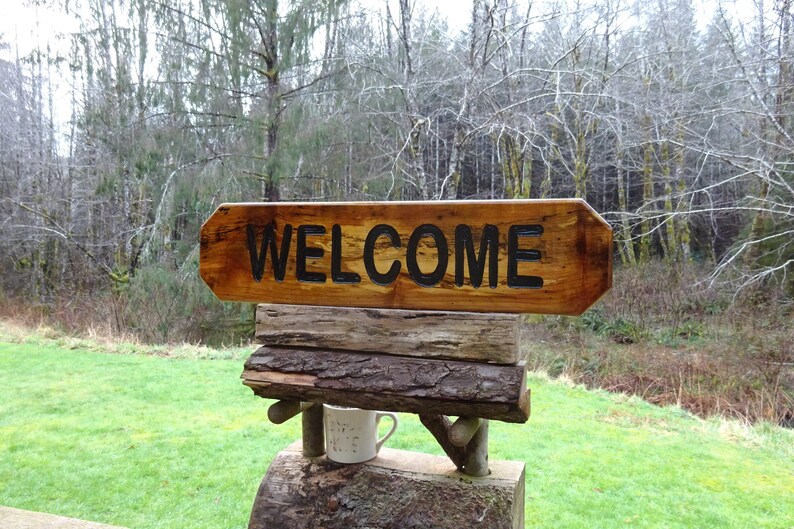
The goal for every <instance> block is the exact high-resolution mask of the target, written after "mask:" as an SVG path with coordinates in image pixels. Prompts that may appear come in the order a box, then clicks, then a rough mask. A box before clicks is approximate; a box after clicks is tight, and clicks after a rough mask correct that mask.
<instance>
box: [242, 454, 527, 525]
mask: <svg viewBox="0 0 794 529" xmlns="http://www.w3.org/2000/svg"><path fill="white" fill-rule="evenodd" d="M491 468H492V473H491V474H490V475H489V476H488V477H483V478H471V477H469V476H466V475H463V474H460V473H458V472H456V471H454V469H453V468H452V466H451V465H450V464H449V461H448V460H447V459H446V458H444V457H440V456H433V455H429V454H422V453H416V452H408V451H404V450H395V449H390V448H386V447H384V448H382V449H381V452H380V455H379V456H378V457H376V458H375V459H373V460H371V461H368V462H366V463H358V464H354V465H343V464H339V463H334V462H332V461H329V460H328V459H327V458H324V457H323V458H317V459H312V460H308V459H305V458H304V457H302V456H301V447H300V445H299V444H297V443H295V444H293V445H291V446H290V447H289V448H287V449H286V450H283V451H281V452H279V454H278V455H277V456H276V458H275V459H274V460H273V462H272V463H271V465H270V468H269V469H268V471H267V474H266V475H265V477H264V479H263V480H262V484H261V485H260V487H259V491H258V492H257V495H256V499H255V500H254V505H253V509H252V511H251V518H250V522H249V525H248V527H249V529H274V528H278V529H305V528H306V527H317V528H320V527H322V528H325V529H365V528H366V529H420V528H423V529H426V528H430V527H432V528H434V529H461V528H464V527H465V528H473V529H523V527H524V463H523V462H519V461H494V462H493V463H492V464H491Z"/></svg>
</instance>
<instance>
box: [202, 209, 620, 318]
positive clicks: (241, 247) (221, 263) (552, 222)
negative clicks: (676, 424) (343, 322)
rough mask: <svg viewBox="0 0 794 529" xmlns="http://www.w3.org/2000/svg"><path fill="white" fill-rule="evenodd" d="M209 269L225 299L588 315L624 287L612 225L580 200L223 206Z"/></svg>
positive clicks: (206, 234)
mask: <svg viewBox="0 0 794 529" xmlns="http://www.w3.org/2000/svg"><path fill="white" fill-rule="evenodd" d="M287 226H289V228H288V227H287ZM334 226H337V227H338V228H334ZM461 226H464V227H465V230H468V232H467V233H465V234H464V235H461V236H460V237H459V236H458V235H456V233H458V232H457V230H458V228H459V227H461ZM514 228H515V230H513V229H514ZM465 230H464V231H465ZM511 230H513V231H511ZM335 233H336V235H335ZM461 233H463V232H461ZM287 234H289V235H287ZM511 234H512V235H511ZM458 240H459V241H460V242H459V243H458V242H457V241H458ZM489 240H493V241H494V242H493V243H488V241H489ZM511 241H513V242H512V243H511ZM456 245H458V246H459V248H458V247H457V246H456ZM491 246H493V247H494V249H496V250H497V251H496V256H495V257H492V256H491V254H490V247H491ZM486 247H487V248H488V251H482V250H485V249H486ZM511 248H512V249H511ZM275 253H278V255H279V257H278V259H276V258H275V255H274V254H275ZM481 254H482V257H480V255H481ZM334 256H336V258H334ZM492 262H493V264H494V266H495V268H496V270H495V273H494V274H492V273H491V268H490V267H491V263H492ZM473 263H475V265H476V266H474V265H473ZM511 267H515V270H513V271H512V273H511ZM473 269H476V270H479V272H477V273H472V270H473ZM199 271H200V274H201V277H202V279H203V280H204V282H205V283H207V285H208V286H209V287H210V289H211V290H212V291H213V292H214V293H215V295H216V296H218V298H220V299H222V300H225V301H248V302H269V303H287V304H290V303H292V304H299V305H326V306H348V307H373V308H377V307H379V308H402V309H419V310H449V311H467V312H512V313H543V314H567V315H573V316H578V315H580V314H582V313H583V312H584V311H585V310H586V309H587V308H588V307H590V306H591V305H592V304H593V303H595V302H596V301H597V300H598V299H599V298H600V297H601V296H602V295H603V294H604V293H605V292H606V291H607V290H609V288H610V287H611V285H612V229H611V228H610V227H609V225H608V224H607V223H606V222H605V221H604V220H603V219H602V218H601V217H599V216H598V214H597V213H595V211H593V210H592V209H591V208H590V206H588V205H587V203H586V202H584V201H583V200H579V199H564V200H499V201H468V200H467V201H443V202H380V203H372V202H370V203H280V204H279V203H262V204H223V205H221V206H220V207H219V208H218V209H217V211H216V212H215V213H214V214H213V215H212V216H211V217H210V218H209V219H208V220H207V222H206V223H204V225H203V226H202V228H201V248H200V257H199ZM492 275H493V279H492ZM473 276H481V277H479V279H474V280H473ZM517 276H522V277H524V278H527V282H525V283H522V282H521V281H520V280H515V281H514V280H511V279H510V278H511V277H513V278H515V277H517ZM492 281H493V283H492Z"/></svg>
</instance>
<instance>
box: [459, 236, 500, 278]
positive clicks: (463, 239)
mask: <svg viewBox="0 0 794 529" xmlns="http://www.w3.org/2000/svg"><path fill="white" fill-rule="evenodd" d="M486 255H487V258H488V286H489V287H491V288H496V287H497V285H498V282H499V278H498V274H499V228H497V227H496V226H494V225H493V224H486V225H485V227H484V228H483V230H482V237H481V238H480V251H479V255H477V256H476V257H475V255H474V240H473V239H472V235H471V228H469V226H467V225H466V224H458V226H457V227H456V228H455V284H456V285H457V286H459V287H462V286H463V278H464V269H463V261H464V258H465V259H466V260H468V262H469V280H470V282H471V286H473V287H474V288H480V285H482V276H483V274H484V273H485V259H486Z"/></svg>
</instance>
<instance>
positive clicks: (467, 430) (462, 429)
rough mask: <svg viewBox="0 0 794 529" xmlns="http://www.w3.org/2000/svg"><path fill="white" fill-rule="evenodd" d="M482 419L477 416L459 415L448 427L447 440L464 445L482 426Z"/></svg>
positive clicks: (457, 444) (456, 444)
mask: <svg viewBox="0 0 794 529" xmlns="http://www.w3.org/2000/svg"><path fill="white" fill-rule="evenodd" d="M482 421H483V420H482V419H478V418H477V417H460V418H459V419H458V420H457V421H455V424H453V425H452V426H451V427H450V428H449V441H450V442H451V443H452V444H453V445H455V446H466V445H467V444H469V441H471V438H472V437H474V434H476V433H477V430H479V429H480V426H482Z"/></svg>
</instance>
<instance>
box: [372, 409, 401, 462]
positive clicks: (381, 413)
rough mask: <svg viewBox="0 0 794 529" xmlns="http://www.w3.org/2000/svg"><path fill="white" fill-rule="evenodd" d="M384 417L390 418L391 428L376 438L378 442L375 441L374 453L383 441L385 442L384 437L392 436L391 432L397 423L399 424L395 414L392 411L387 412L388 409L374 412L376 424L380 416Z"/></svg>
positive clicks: (378, 449) (378, 450)
mask: <svg viewBox="0 0 794 529" xmlns="http://www.w3.org/2000/svg"><path fill="white" fill-rule="evenodd" d="M384 417H389V418H390V419H391V422H392V427H391V430H389V433H387V434H386V435H384V436H383V437H381V438H380V439H378V442H377V443H375V453H376V454H377V453H378V452H380V449H381V447H383V443H385V442H386V439H388V438H389V437H391V436H392V434H393V433H394V430H396V429H397V424H399V422H398V421H397V415H395V414H394V413H391V412H388V411H379V412H377V413H375V424H376V425H377V424H380V420H381V419H382V418H384Z"/></svg>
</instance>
